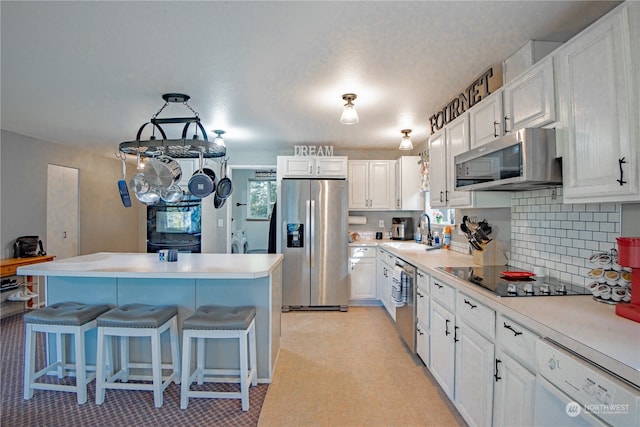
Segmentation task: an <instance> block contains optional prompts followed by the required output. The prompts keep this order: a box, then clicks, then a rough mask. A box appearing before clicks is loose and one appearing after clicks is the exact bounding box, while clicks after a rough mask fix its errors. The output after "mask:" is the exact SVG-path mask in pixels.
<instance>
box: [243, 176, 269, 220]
mask: <svg viewBox="0 0 640 427" xmlns="http://www.w3.org/2000/svg"><path fill="white" fill-rule="evenodd" d="M247 185H248V188H247V194H248V195H249V197H248V202H247V219H261V220H268V219H269V218H270V217H271V211H272V210H273V205H274V204H275V203H276V181H275V180H272V179H270V180H264V179H250V180H249V181H248V183H247Z"/></svg>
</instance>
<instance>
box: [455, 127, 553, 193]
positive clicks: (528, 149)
mask: <svg viewBox="0 0 640 427" xmlns="http://www.w3.org/2000/svg"><path fill="white" fill-rule="evenodd" d="M555 135H556V134H555V129H538V128H536V129H533V128H526V129H520V130H518V131H516V132H513V133H510V134H509V135H505V136H503V137H502V138H498V139H496V140H494V141H492V142H489V143H487V144H484V145H481V146H479V147H476V148H474V149H472V150H470V151H467V152H465V153H462V154H459V155H457V156H455V157H454V166H455V187H456V190H468V191H527V190H538V189H541V188H550V187H558V186H561V185H562V159H561V158H560V157H557V156H556V136H555Z"/></svg>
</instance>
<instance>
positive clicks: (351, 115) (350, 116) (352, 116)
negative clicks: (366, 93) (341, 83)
mask: <svg viewBox="0 0 640 427" xmlns="http://www.w3.org/2000/svg"><path fill="white" fill-rule="evenodd" d="M357 97H358V96H357V95H356V94H355V93H345V94H344V95H342V99H344V100H345V101H346V102H347V103H346V104H344V110H342V116H340V123H342V124H343V125H355V124H356V123H358V122H359V121H360V119H359V118H358V113H357V112H356V107H355V105H353V101H354V100H355V99H356V98H357Z"/></svg>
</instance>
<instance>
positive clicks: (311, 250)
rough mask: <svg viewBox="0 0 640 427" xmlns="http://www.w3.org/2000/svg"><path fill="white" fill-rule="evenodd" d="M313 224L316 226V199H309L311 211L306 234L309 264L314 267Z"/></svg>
mask: <svg viewBox="0 0 640 427" xmlns="http://www.w3.org/2000/svg"><path fill="white" fill-rule="evenodd" d="M315 226H316V201H315V200H311V213H310V215H309V232H308V233H307V235H308V236H309V252H308V253H309V256H310V257H311V262H310V264H309V265H310V266H311V267H314V264H315V261H314V260H315V257H316V250H315V247H314V243H315V242H314V238H313V235H314V233H315Z"/></svg>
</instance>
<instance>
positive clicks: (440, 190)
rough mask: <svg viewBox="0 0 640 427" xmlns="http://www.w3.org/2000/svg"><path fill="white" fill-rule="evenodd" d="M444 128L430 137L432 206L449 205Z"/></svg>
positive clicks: (430, 196)
mask: <svg viewBox="0 0 640 427" xmlns="http://www.w3.org/2000/svg"><path fill="white" fill-rule="evenodd" d="M444 132H445V130H444V129H442V130H441V131H438V132H436V133H434V134H433V135H431V138H429V202H430V204H431V207H444V206H447V152H446V149H445V140H444Z"/></svg>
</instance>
